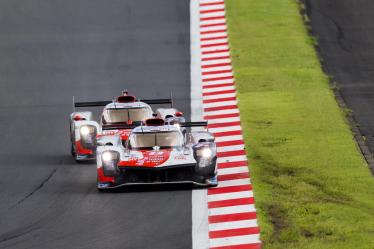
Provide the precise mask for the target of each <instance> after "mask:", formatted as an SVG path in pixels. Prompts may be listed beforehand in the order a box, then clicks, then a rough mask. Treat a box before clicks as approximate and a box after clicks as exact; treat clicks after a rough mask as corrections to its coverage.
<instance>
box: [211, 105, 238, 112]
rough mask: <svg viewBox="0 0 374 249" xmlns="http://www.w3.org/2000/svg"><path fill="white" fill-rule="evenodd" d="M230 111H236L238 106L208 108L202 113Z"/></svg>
mask: <svg viewBox="0 0 374 249" xmlns="http://www.w3.org/2000/svg"><path fill="white" fill-rule="evenodd" d="M230 109H238V106H237V105H224V106H216V107H209V108H204V112H214V111H222V110H230Z"/></svg>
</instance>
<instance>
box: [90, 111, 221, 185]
mask: <svg viewBox="0 0 374 249" xmlns="http://www.w3.org/2000/svg"><path fill="white" fill-rule="evenodd" d="M179 125H180V126H181V127H192V126H207V122H189V123H186V122H185V123H180V124H179ZM214 140H215V138H214V136H213V135H212V133H210V132H207V131H192V132H186V134H185V135H183V132H182V131H181V129H179V128H178V127H176V126H174V125H171V124H168V123H165V121H164V120H163V119H158V118H152V119H148V120H147V121H146V124H145V126H143V125H141V126H138V127H136V128H134V129H133V130H132V131H131V133H130V135H129V139H128V140H126V142H125V143H122V142H121V138H120V136H119V135H112V136H106V138H105V139H103V140H101V141H100V142H101V143H102V144H101V146H99V147H98V149H97V155H96V156H97V159H96V162H97V188H98V189H99V190H105V189H113V188H118V187H121V186H125V185H148V184H175V183H192V184H195V185H198V186H216V185H217V183H218V182H217V155H216V151H217V150H216V144H215V142H214Z"/></svg>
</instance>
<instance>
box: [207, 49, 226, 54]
mask: <svg viewBox="0 0 374 249" xmlns="http://www.w3.org/2000/svg"><path fill="white" fill-rule="evenodd" d="M225 52H230V51H229V49H217V50H213V51H203V52H202V54H203V55H204V54H215V53H225Z"/></svg>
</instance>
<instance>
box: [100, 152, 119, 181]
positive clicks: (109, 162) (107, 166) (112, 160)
mask: <svg viewBox="0 0 374 249" xmlns="http://www.w3.org/2000/svg"><path fill="white" fill-rule="evenodd" d="M101 160H102V161H103V171H104V175H105V176H115V175H117V174H118V167H117V163H118V161H119V153H118V152H117V151H104V152H103V154H101Z"/></svg>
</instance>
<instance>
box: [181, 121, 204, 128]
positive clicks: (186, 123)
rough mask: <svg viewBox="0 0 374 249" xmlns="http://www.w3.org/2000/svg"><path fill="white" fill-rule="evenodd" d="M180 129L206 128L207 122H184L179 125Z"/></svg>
mask: <svg viewBox="0 0 374 249" xmlns="http://www.w3.org/2000/svg"><path fill="white" fill-rule="evenodd" d="M180 126H181V127H201V126H208V122H207V121H200V122H184V123H180Z"/></svg>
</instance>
